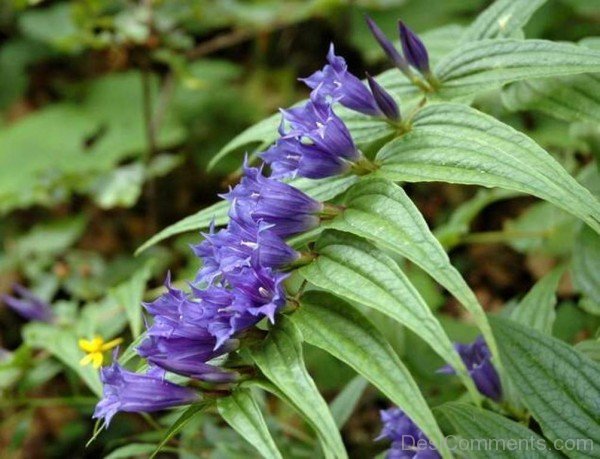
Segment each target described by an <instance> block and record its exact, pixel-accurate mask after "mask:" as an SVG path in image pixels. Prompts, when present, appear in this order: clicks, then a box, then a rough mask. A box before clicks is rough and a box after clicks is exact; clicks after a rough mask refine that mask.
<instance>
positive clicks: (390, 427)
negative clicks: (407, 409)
mask: <svg viewBox="0 0 600 459" xmlns="http://www.w3.org/2000/svg"><path fill="white" fill-rule="evenodd" d="M380 415H381V420H382V422H383V429H382V430H381V433H380V434H379V437H377V440H381V439H384V438H385V439H388V440H391V441H392V446H391V448H390V449H389V450H388V451H387V453H386V456H385V457H386V459H408V458H414V459H440V458H441V456H440V455H439V453H438V452H437V450H436V449H435V447H434V446H433V445H432V444H431V442H430V441H429V439H428V438H427V437H426V436H425V434H424V433H423V431H422V430H421V429H419V428H418V427H417V425H416V424H415V423H414V422H413V421H412V420H411V419H410V418H409V417H408V416H406V414H405V413H404V412H403V411H402V410H400V408H390V409H388V410H384V411H381V412H380Z"/></svg>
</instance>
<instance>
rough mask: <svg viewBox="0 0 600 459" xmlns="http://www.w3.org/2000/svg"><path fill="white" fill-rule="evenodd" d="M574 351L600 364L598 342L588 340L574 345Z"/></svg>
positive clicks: (599, 345)
mask: <svg viewBox="0 0 600 459" xmlns="http://www.w3.org/2000/svg"><path fill="white" fill-rule="evenodd" d="M575 349H577V350H578V351H579V352H582V353H583V354H585V355H587V356H588V357H589V358H590V359H592V360H595V361H596V362H600V340H598V339H588V340H585V341H581V342H579V343H577V344H576V345H575Z"/></svg>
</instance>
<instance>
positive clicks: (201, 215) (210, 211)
mask: <svg viewBox="0 0 600 459" xmlns="http://www.w3.org/2000/svg"><path fill="white" fill-rule="evenodd" d="M357 180H358V178H357V177H356V176H355V175H346V176H342V177H332V178H328V179H324V180H310V179H306V178H297V179H295V180H292V181H290V182H289V183H290V185H293V186H294V187H296V188H298V189H300V190H302V191H304V192H305V193H306V194H308V195H309V196H311V197H313V198H314V199H317V200H319V201H327V200H329V199H331V198H334V197H335V196H337V195H338V194H340V193H343V192H344V191H346V190H347V189H348V187H349V186H351V185H352V184H353V183H355V182H356V181H357ZM228 212H229V202H227V201H220V202H217V203H216V204H213V205H212V206H209V207H207V208H205V209H202V210H201V211H200V212H198V213H195V214H194V215H190V216H188V217H185V218H184V219H183V220H180V221H178V222H177V223H174V224H173V225H171V226H168V227H166V228H165V229H163V230H162V231H160V232H159V233H157V234H155V235H154V236H152V237H151V238H150V239H148V240H147V241H146V242H145V243H144V244H143V245H142V246H141V247H139V248H138V249H137V250H136V252H135V253H136V255H139V254H140V253H141V252H143V251H144V250H146V249H147V248H149V247H152V246H153V245H155V244H158V243H159V242H160V241H163V240H165V239H167V238H169V237H172V236H175V235H177V234H181V233H187V232H189V231H200V230H203V229H206V228H208V227H209V226H210V224H211V222H213V221H214V222H215V225H217V226H220V225H224V224H225V223H227V221H228V220H229V217H228V216H227V213H228Z"/></svg>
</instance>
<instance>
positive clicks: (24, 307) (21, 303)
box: [0, 284, 54, 322]
mask: <svg viewBox="0 0 600 459" xmlns="http://www.w3.org/2000/svg"><path fill="white" fill-rule="evenodd" d="M13 290H14V291H15V292H16V293H17V295H19V296H20V298H19V297H17V296H11V295H7V294H4V295H1V296H0V298H1V299H2V301H3V302H4V303H5V304H6V305H7V306H8V307H9V308H11V309H12V310H13V311H15V312H16V313H17V314H19V315H20V316H21V317H23V318H24V319H27V320H34V321H39V322H51V321H52V319H53V317H54V314H53V312H52V308H51V307H50V305H49V304H48V303H46V302H45V301H44V300H42V299H41V298H38V297H37V296H36V295H34V294H33V293H32V292H31V291H30V290H28V289H26V288H25V287H23V286H22V285H19V284H14V285H13Z"/></svg>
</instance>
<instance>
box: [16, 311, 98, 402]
mask: <svg viewBox="0 0 600 459" xmlns="http://www.w3.org/2000/svg"><path fill="white" fill-rule="evenodd" d="M77 340H78V337H77V336H76V335H75V333H73V332H72V331H69V330H63V329H60V328H58V327H56V326H54V325H50V324H45V323H41V322H31V323H29V324H27V325H26V326H25V327H23V341H24V342H25V343H27V344H28V345H29V346H31V347H34V348H37V349H44V350H46V351H48V352H49V353H50V354H52V355H53V356H54V357H56V358H57V359H58V360H60V361H61V362H62V363H64V364H65V365H67V366H68V367H69V368H71V369H72V370H73V371H74V372H75V373H77V375H78V376H79V377H80V378H81V379H82V381H83V382H84V383H85V384H86V385H87V386H88V387H89V388H90V389H91V390H92V392H94V394H96V395H97V396H98V397H102V383H101V382H100V377H99V376H98V370H96V369H94V368H93V367H92V366H91V365H86V366H81V365H80V364H79V361H80V360H81V359H82V358H83V357H84V355H85V354H84V353H83V351H81V350H80V349H79V347H78V344H77Z"/></svg>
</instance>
